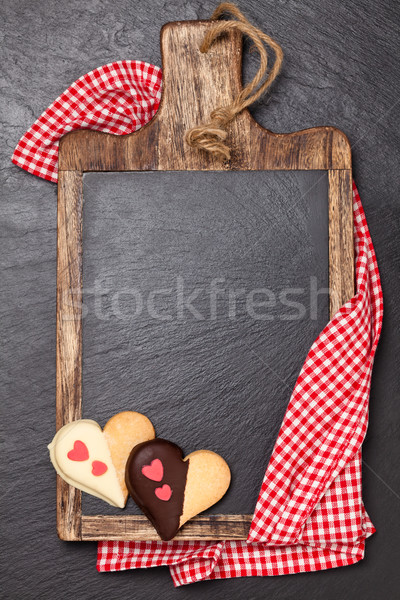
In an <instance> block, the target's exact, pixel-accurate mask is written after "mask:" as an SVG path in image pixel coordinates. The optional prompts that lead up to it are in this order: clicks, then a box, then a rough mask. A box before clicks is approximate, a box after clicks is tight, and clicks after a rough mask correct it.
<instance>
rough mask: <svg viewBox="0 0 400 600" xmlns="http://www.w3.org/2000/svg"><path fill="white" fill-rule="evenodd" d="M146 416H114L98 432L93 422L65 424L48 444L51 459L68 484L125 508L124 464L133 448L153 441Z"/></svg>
mask: <svg viewBox="0 0 400 600" xmlns="http://www.w3.org/2000/svg"><path fill="white" fill-rule="evenodd" d="M154 435H155V434H154V428H153V425H152V424H151V422H150V421H149V419H148V418H147V417H145V416H144V415H141V414H140V413H136V412H132V411H126V412H122V413H118V414H117V415H114V417H112V418H111V419H110V420H109V421H108V423H107V424H106V426H105V428H104V432H103V431H102V430H101V427H100V425H98V423H96V421H92V420H89V419H80V420H78V421H73V422H72V423H68V425H64V427H62V428H61V429H60V430H59V431H58V432H57V433H56V435H55V436H54V438H53V441H52V442H51V444H49V446H48V448H49V451H50V459H51V462H52V463H53V466H54V468H55V469H56V471H57V473H58V474H59V475H60V477H62V478H63V479H64V480H65V481H67V483H69V484H70V485H73V486H75V487H76V488H78V489H80V490H82V491H84V492H87V493H88V494H92V495H93V496H97V497H98V498H101V499H102V500H104V501H105V502H108V503H109V504H111V505H112V506H118V507H119V508H124V506H125V504H126V500H127V497H128V490H127V488H126V486H125V481H124V474H125V464H126V461H127V458H128V456H129V453H130V451H131V450H132V447H133V446H134V445H136V444H137V443H140V442H144V441H146V440H150V439H152V438H154Z"/></svg>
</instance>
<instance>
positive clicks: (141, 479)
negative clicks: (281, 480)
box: [125, 438, 231, 540]
mask: <svg viewBox="0 0 400 600" xmlns="http://www.w3.org/2000/svg"><path fill="white" fill-rule="evenodd" d="M160 474H162V475H161V479H160ZM230 480H231V473H230V470H229V467H228V465H227V464H226V462H225V461H224V459H223V458H222V457H221V456H219V455H218V454H216V453H215V452H211V450H197V451H196V452H192V453H191V454H189V455H188V456H186V457H185V458H183V452H182V449H181V448H179V446H177V445H176V444H173V443H172V442H169V441H167V440H163V439H161V438H156V439H154V440H151V441H148V442H144V443H142V444H138V445H137V446H136V447H135V448H133V449H132V452H131V453H130V455H129V458H128V460H127V463H126V473H125V481H126V485H127V487H128V490H129V493H130V495H131V496H132V498H133V499H134V501H135V502H136V504H137V505H138V506H139V508H140V509H141V510H142V511H143V512H144V514H145V515H146V516H147V517H148V519H149V520H150V521H151V522H152V524H153V526H154V527H155V529H156V530H157V533H158V535H159V536H160V538H161V539H162V540H171V539H172V538H173V537H175V535H176V534H177V532H178V530H179V529H180V527H182V525H183V524H184V523H186V521H188V520H189V519H191V518H192V517H194V516H195V515H197V514H198V513H200V512H202V511H203V510H206V509H207V508H209V507H210V506H212V505H213V504H215V503H216V502H218V500H220V499H221V498H222V496H223V495H224V494H225V493H226V491H227V489H228V487H229V484H230Z"/></svg>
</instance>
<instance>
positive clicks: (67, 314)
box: [56, 171, 83, 540]
mask: <svg viewBox="0 0 400 600" xmlns="http://www.w3.org/2000/svg"><path fill="white" fill-rule="evenodd" d="M82 202H83V197H82V173H79V172H77V171H72V172H66V171H64V172H62V173H60V175H59V181H58V208H57V349H56V428H57V430H58V429H60V428H61V427H62V426H63V425H66V424H67V423H70V422H71V421H74V420H76V419H79V418H80V417H81V415H82V320H81V308H80V303H79V300H80V295H81V290H82ZM80 518H81V492H80V490H77V489H76V488H74V487H72V486H70V485H68V484H67V483H66V482H65V481H64V480H63V479H61V477H59V476H58V475H57V531H58V535H59V536H60V538H61V539H63V540H75V539H80V535H81V533H80V526H81V523H80Z"/></svg>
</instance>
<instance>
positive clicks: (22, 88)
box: [0, 0, 400, 600]
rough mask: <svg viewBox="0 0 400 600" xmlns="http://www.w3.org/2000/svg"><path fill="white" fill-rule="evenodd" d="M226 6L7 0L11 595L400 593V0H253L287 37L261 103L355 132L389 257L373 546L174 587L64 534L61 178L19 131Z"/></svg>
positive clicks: (380, 248)
mask: <svg viewBox="0 0 400 600" xmlns="http://www.w3.org/2000/svg"><path fill="white" fill-rule="evenodd" d="M214 7H215V3H214V2H210V1H208V0H206V1H205V2H199V1H194V0H189V1H188V2H176V1H173V2H169V3H165V2H163V1H161V0H156V1H155V2H148V1H145V2H128V0H122V1H119V0H117V1H114V2H110V1H108V0H88V1H86V2H79V1H77V0H72V1H70V2H62V1H52V0H41V1H38V0H30V1H28V0H26V1H18V0H3V2H2V5H1V7H0V16H1V20H2V22H3V23H2V24H3V27H2V33H1V35H2V42H1V49H0V52H1V63H0V64H1V71H2V84H1V85H2V96H3V98H2V100H3V102H2V116H1V124H2V131H1V135H2V144H1V146H0V157H1V171H0V177H1V180H2V186H1V189H2V201H1V229H2V232H1V233H2V235H1V246H0V250H1V265H2V272H1V280H0V282H1V283H0V287H1V302H0V311H1V345H2V367H1V387H2V404H1V408H2V415H1V420H0V426H1V441H2V460H1V463H0V468H1V477H2V495H1V509H2V519H1V535H2V557H1V561H2V563H1V583H2V585H1V590H2V591H1V592H0V593H1V594H2V597H4V598H7V599H14V598H23V599H25V598H26V599H33V598H35V599H36V598H41V599H44V600H45V599H50V598H54V597H55V596H57V597H58V598H60V599H61V598H68V597H70V596H74V597H76V598H82V599H88V598H93V597H96V598H98V599H101V598H104V599H107V600H110V599H114V598H126V597H132V596H133V597H134V598H135V599H138V600H139V599H140V598H148V597H156V596H158V595H160V594H163V597H164V598H166V599H168V598H174V597H178V596H179V597H180V598H185V599H186V598H187V599H191V598H198V597H210V596H211V597H212V598H215V599H217V600H218V599H223V598H228V597H229V598H242V597H243V596H244V595H246V597H248V598H249V600H250V599H261V598H265V597H268V598H271V599H274V598H279V599H284V600H288V599H292V598H296V599H297V600H301V599H307V600H312V599H314V598H321V597H324V598H327V599H335V600H347V599H353V598H356V597H357V598H364V599H370V598H371V599H372V598H376V597H382V598H387V599H390V600H391V599H395V598H397V597H398V590H399V586H400V577H399V569H398V565H399V560H400V551H399V534H400V527H399V508H400V481H399V479H400V476H399V471H400V469H399V467H400V455H399V433H400V419H399V408H398V388H399V375H398V355H399V351H400V347H399V346H400V343H399V339H400V338H399V319H398V308H399V301H398V293H399V285H398V279H399V236H398V231H399V221H400V219H399V208H398V203H399V200H398V198H399V169H398V158H399V157H398V148H399V139H398V129H399V128H398V124H399V120H398V117H399V91H400V90H399V77H398V72H397V69H396V66H397V54H398V45H397V41H398V31H397V27H396V25H397V23H398V21H399V16H400V15H399V12H400V11H399V5H398V3H397V2H395V1H389V2H388V1H378V0H368V1H366V2H363V1H362V0H354V1H348V2H347V1H345V2H339V1H338V0H335V1H332V0H302V1H297V0H287V1H285V0H282V1H276V2H272V1H268V2H267V1H265V0H264V1H262V2H256V1H254V0H249V1H248V2H246V3H245V4H244V3H241V7H242V9H245V12H246V14H247V15H248V16H249V18H250V19H251V20H253V21H254V22H255V23H257V24H259V25H260V26H261V27H262V28H264V29H265V30H266V31H267V32H268V33H270V34H272V35H273V36H274V37H276V39H277V40H279V41H280V42H281V44H282V46H283V48H284V51H285V65H284V69H283V72H282V74H281V76H280V78H279V81H278V82H277V84H276V85H275V86H274V90H273V93H272V94H271V95H270V96H269V97H268V98H267V99H263V100H262V101H260V102H259V103H258V104H257V106H256V107H254V109H253V114H254V115H255V117H256V118H257V120H258V121H259V122H260V123H261V124H262V125H264V126H266V127H268V128H270V129H271V130H273V131H281V132H285V131H294V130H298V129H303V128H305V127H311V126H316V125H326V124H330V125H335V126H337V127H339V128H340V129H342V130H343V131H344V132H345V133H346V134H347V135H348V137H349V139H350V142H351V144H352V148H353V161H354V176H355V179H356V181H357V183H358V186H359V190H360V193H361V197H362V200H363V204H364V208H365V211H366V215H367V219H368V223H369V226H370V230H371V233H372V236H373V241H374V245H375V249H376V252H377V256H378V260H379V264H380V270H381V275H382V282H383V289H384V296H385V320H384V328H383V334H382V339H381V343H380V346H379V349H378V354H377V357H376V362H375V368H374V376H373V385H372V393H371V405H370V428H369V432H368V436H367V439H366V442H365V445H364V461H365V468H364V501H365V505H366V507H367V510H368V512H369V514H370V515H371V518H372V520H373V522H374V524H375V526H376V527H377V530H378V532H377V534H375V535H374V536H373V537H372V538H371V539H370V540H368V542H367V549H366V558H365V559H364V560H363V561H362V562H361V563H358V564H357V565H355V566H352V567H347V568H343V569H338V570H332V571H327V572H320V573H313V574H301V575H296V576H290V577H278V578H266V579H260V578H249V579H242V580H232V581H217V582H204V583H200V584H195V585H193V586H189V587H187V588H183V589H180V590H174V589H173V587H172V583H171V581H170V578H169V573H168V570H167V569H166V568H162V569H157V570H152V571H150V572H149V571H136V572H126V573H118V574H105V575H99V574H98V573H97V572H96V570H95V554H96V546H95V544H91V543H86V544H74V545H72V544H67V543H63V542H60V541H59V540H58V539H57V537H56V535H55V531H54V523H55V503H54V475H53V473H52V472H51V470H50V469H49V467H48V459H47V456H43V458H41V454H42V452H43V444H44V443H45V442H46V443H47V441H48V437H49V431H53V428H54V394H55V385H54V380H55V364H54V362H55V361H54V356H55V354H54V349H55V268H56V264H55V247H56V187H55V186H54V185H52V184H50V183H48V182H45V181H43V180H40V179H38V178H35V177H33V176H31V175H28V174H27V173H25V172H23V171H22V170H20V169H18V168H17V167H15V166H13V165H11V163H10V156H11V154H12V151H13V148H14V147H15V145H16V143H17V141H18V139H19V137H20V136H21V135H22V133H23V132H24V131H25V130H26V129H27V127H28V126H30V125H31V124H32V122H33V121H34V120H35V118H37V116H38V115H39V114H40V113H41V112H42V111H43V110H44V109H45V108H46V107H47V106H48V105H49V104H50V103H51V102H52V101H53V100H54V98H55V97H56V96H58V95H59V94H60V93H61V92H62V91H63V90H64V89H65V88H66V87H67V86H68V85H69V84H70V83H71V82H72V81H73V80H75V79H77V78H78V77H79V76H81V75H82V74H84V73H86V72H87V71H89V70H91V69H93V68H95V67H97V66H99V65H101V64H105V63H107V62H111V61H113V60H120V59H126V58H132V59H142V60H146V61H148V62H152V63H154V64H160V51H159V41H158V39H159V38H158V36H159V29H160V27H161V26H162V24H163V23H164V22H166V21H170V20H178V19H196V18H206V17H207V16H208V15H209V14H210V13H211V12H212V10H213V8H214ZM256 66H257V63H256V57H255V56H254V55H253V56H250V58H248V59H246V61H245V66H244V71H245V73H246V76H247V77H250V76H251V75H252V73H254V71H255V69H256ZM284 367H285V365H284V364H282V369H284Z"/></svg>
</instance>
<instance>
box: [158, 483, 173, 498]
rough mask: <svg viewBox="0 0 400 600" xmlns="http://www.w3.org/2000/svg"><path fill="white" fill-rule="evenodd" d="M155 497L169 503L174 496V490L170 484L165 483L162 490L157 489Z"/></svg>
mask: <svg viewBox="0 0 400 600" xmlns="http://www.w3.org/2000/svg"><path fill="white" fill-rule="evenodd" d="M154 493H155V495H156V496H157V498H158V499H159V500H164V502H168V500H169V499H170V498H171V496H172V490H171V488H170V487H169V485H168V484H166V483H164V485H163V486H162V487H160V488H156V489H155V490H154Z"/></svg>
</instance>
